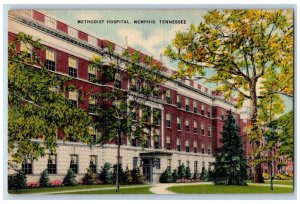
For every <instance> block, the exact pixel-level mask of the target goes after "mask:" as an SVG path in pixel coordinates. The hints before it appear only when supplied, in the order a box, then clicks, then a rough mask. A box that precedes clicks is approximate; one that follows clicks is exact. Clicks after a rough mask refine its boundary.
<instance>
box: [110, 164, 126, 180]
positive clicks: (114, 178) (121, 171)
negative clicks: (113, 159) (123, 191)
mask: <svg viewBox="0 0 300 204" xmlns="http://www.w3.org/2000/svg"><path fill="white" fill-rule="evenodd" d="M116 176H117V164H115V165H114V166H113V173H112V180H113V183H116ZM119 182H120V183H121V184H125V176H124V171H123V168H122V164H120V165H119Z"/></svg>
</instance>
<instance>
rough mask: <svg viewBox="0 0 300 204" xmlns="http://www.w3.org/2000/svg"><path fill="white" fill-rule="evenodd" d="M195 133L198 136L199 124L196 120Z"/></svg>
mask: <svg viewBox="0 0 300 204" xmlns="http://www.w3.org/2000/svg"><path fill="white" fill-rule="evenodd" d="M194 133H195V134H197V133H198V123H197V121H196V120H194Z"/></svg>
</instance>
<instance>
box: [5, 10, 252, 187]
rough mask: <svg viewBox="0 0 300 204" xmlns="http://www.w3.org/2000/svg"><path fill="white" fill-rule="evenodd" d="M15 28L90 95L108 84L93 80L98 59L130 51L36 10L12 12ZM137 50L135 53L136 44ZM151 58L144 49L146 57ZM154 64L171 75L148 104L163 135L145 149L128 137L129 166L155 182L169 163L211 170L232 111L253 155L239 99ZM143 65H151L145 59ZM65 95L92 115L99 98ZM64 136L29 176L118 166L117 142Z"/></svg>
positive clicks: (125, 155) (52, 67)
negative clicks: (90, 143)
mask: <svg viewBox="0 0 300 204" xmlns="http://www.w3.org/2000/svg"><path fill="white" fill-rule="evenodd" d="M8 30H9V41H11V40H13V39H14V37H15V36H16V34H17V33H19V32H25V33H26V34H29V35H32V36H33V38H34V39H41V43H42V44H43V45H44V46H45V47H46V50H43V51H41V50H38V51H37V53H38V55H39V57H40V58H41V59H42V61H43V62H44V63H46V65H47V67H48V69H49V71H53V72H55V73H57V74H60V75H65V76H72V77H73V78H74V79H73V80H72V82H71V83H72V84H74V85H75V86H76V87H77V88H78V89H79V88H81V89H82V90H83V92H88V91H89V90H94V93H97V92H102V91H104V87H103V86H102V85H101V84H98V83H94V82H93V81H92V80H91V75H95V76H96V75H97V73H96V72H94V71H93V70H91V69H89V61H90V59H91V58H92V56H93V55H101V56H102V59H103V61H104V64H105V63H107V64H108V63H109V62H111V61H112V60H115V59H114V56H118V58H119V59H120V58H121V59H122V57H120V56H121V55H122V52H123V51H124V48H122V47H120V46H118V45H117V44H114V43H112V42H109V41H107V40H103V39H99V38H97V37H94V36H91V35H89V34H87V33H85V32H83V31H80V30H78V29H76V28H73V27H71V26H69V25H67V23H64V22H62V21H60V20H57V19H54V18H52V17H49V16H46V15H44V14H43V13H41V12H39V11H35V10H26V11H25V10H23V11H11V12H10V14H9V29H8ZM109 45H111V46H112V47H113V48H114V55H113V56H112V57H111V56H110V57H108V49H109ZM19 49H22V48H21V47H19ZM130 50H131V51H134V49H133V48H130ZM145 56H146V55H145V54H143V53H142V59H143V58H144V57H145ZM126 60H128V59H124V63H123V61H122V60H121V63H120V66H121V68H122V66H125V65H124V64H125V62H126ZM153 63H157V64H158V65H160V66H162V67H163V71H164V72H163V75H164V76H165V77H166V78H168V80H167V81H166V83H164V84H162V85H161V86H160V89H161V90H162V93H163V94H161V95H160V96H159V98H157V99H153V100H152V101H147V103H146V105H147V106H149V107H150V108H151V111H152V112H153V111H160V113H161V120H160V124H159V125H158V128H157V131H158V133H159V135H160V137H159V139H158V140H154V139H153V138H151V139H150V141H149V146H148V148H145V149H142V148H140V147H138V145H137V144H135V142H134V141H132V140H131V139H130V138H128V137H123V138H122V145H121V157H122V158H121V160H122V161H121V163H122V165H123V167H126V166H128V167H129V169H132V168H134V167H141V169H142V171H143V174H144V175H145V177H146V179H147V181H148V182H157V181H158V179H159V176H160V174H161V173H162V172H163V171H164V170H165V169H166V168H168V167H169V168H171V169H174V168H177V166H178V165H180V164H185V165H186V166H189V167H190V169H191V171H192V173H193V172H195V171H198V172H199V171H201V168H202V166H205V167H206V169H208V168H210V163H211V162H213V161H214V156H213V154H214V153H215V151H216V149H217V148H218V147H220V145H221V144H220V141H219V139H220V138H221V131H222V126H223V121H224V119H225V116H226V111H227V110H231V111H232V112H233V114H234V117H235V119H236V122H237V124H238V125H239V126H240V129H241V132H240V133H241V137H242V138H243V141H244V146H245V150H246V152H247V154H248V153H250V152H251V148H250V147H251V145H250V144H249V142H248V141H247V138H246V137H247V136H246V134H245V132H244V128H245V126H246V125H247V124H249V120H248V113H247V111H245V109H241V110H237V109H235V107H234V100H231V101H225V100H223V99H222V96H220V94H219V93H216V92H215V91H213V90H212V89H210V88H208V87H205V86H203V85H202V84H199V83H196V82H195V81H192V80H174V79H171V77H170V76H171V74H172V73H173V72H172V71H171V70H169V69H167V68H166V67H164V66H163V64H162V63H161V62H160V61H157V60H154V61H153ZM141 66H144V64H143V63H142V62H141ZM125 76H126V73H125V72H124V73H122V74H121V75H120V76H119V78H120V88H121V89H124V90H127V91H128V90H129V87H130V82H129V81H128V80H127V78H126V77H125ZM111 86H112V85H111ZM109 88H112V87H110V86H109V85H108V86H106V89H109ZM66 97H67V98H69V99H70V100H74V101H75V103H76V105H77V107H78V108H81V109H85V110H86V111H87V112H90V109H89V106H90V105H91V104H93V103H94V101H93V100H91V99H90V98H89V97H88V96H84V100H78V99H79V98H80V97H82V96H81V95H80V94H79V93H77V92H75V93H74V92H69V93H68V94H67V95H66ZM90 114H92V113H91V112H90ZM91 133H92V134H95V136H97V134H98V131H96V130H91ZM58 137H59V141H58V149H57V155H54V156H46V157H43V158H39V159H38V160H37V161H33V162H29V163H28V164H26V165H23V168H25V170H26V173H27V177H28V180H29V181H37V180H38V179H39V177H40V173H41V172H42V171H43V170H44V169H46V168H48V169H49V168H51V169H52V170H51V172H50V178H51V179H62V178H63V177H64V175H65V174H66V172H67V170H68V169H69V167H70V165H71V164H72V168H74V169H75V171H76V172H77V174H78V179H79V178H80V177H82V176H83V175H84V174H85V173H86V169H87V168H89V167H92V168H94V169H95V171H96V172H99V170H100V167H101V166H102V165H103V164H104V163H105V162H110V163H111V164H115V163H116V155H117V145H116V144H114V143H111V144H106V145H104V146H101V147H99V146H92V147H89V146H87V145H86V144H83V143H79V142H71V141H67V142H62V140H61V139H62V137H63V135H62V134H58ZM91 165H92V166H91ZM10 173H13V171H10Z"/></svg>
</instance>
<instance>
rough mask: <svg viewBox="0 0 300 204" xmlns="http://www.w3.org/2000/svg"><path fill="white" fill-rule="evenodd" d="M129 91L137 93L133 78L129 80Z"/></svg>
mask: <svg viewBox="0 0 300 204" xmlns="http://www.w3.org/2000/svg"><path fill="white" fill-rule="evenodd" d="M129 89H130V91H137V83H136V79H135V78H131V79H130V88H129Z"/></svg>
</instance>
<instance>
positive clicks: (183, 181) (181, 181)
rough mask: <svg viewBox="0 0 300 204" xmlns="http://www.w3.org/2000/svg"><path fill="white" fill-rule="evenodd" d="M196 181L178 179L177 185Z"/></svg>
mask: <svg viewBox="0 0 300 204" xmlns="http://www.w3.org/2000/svg"><path fill="white" fill-rule="evenodd" d="M194 181H195V180H194V179H178V180H177V181H176V183H192V182H194Z"/></svg>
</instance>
